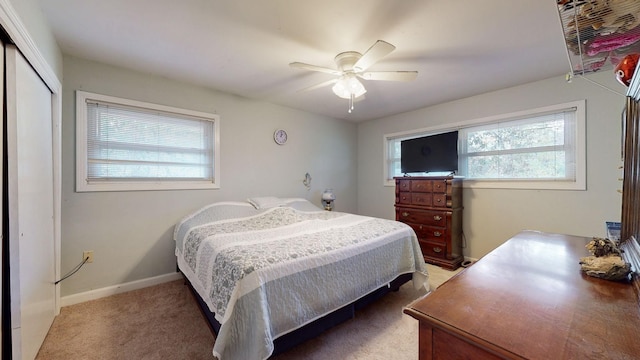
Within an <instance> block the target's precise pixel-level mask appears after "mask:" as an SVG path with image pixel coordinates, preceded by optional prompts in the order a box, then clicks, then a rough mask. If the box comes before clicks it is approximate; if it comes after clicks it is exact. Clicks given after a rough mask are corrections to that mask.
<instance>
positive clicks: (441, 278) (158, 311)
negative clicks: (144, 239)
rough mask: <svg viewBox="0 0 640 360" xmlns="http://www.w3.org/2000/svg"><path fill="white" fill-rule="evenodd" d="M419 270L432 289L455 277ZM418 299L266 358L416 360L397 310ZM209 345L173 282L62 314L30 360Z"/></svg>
mask: <svg viewBox="0 0 640 360" xmlns="http://www.w3.org/2000/svg"><path fill="white" fill-rule="evenodd" d="M427 266H428V271H429V274H430V277H429V282H430V285H431V287H432V289H433V288H436V287H437V286H439V285H440V284H442V283H443V282H445V281H446V280H447V279H449V278H450V277H451V276H453V275H455V274H456V273H457V272H459V271H460V270H458V271H455V272H452V271H447V270H444V269H441V268H439V267H437V266H432V265H427ZM424 293H425V292H424V291H416V290H414V288H413V285H412V283H411V282H409V283H407V284H405V285H403V286H402V287H401V288H400V290H399V291H397V292H392V293H389V294H387V295H385V296H384V297H383V298H381V299H379V300H377V301H376V302H374V303H373V304H371V305H369V306H367V307H365V308H364V309H362V310H360V311H358V312H356V316H355V318H354V319H351V320H349V321H346V322H344V323H342V324H340V325H338V326H336V327H334V328H332V329H330V330H328V331H326V332H324V333H323V334H321V335H320V336H318V337H316V338H314V339H311V340H309V341H306V342H304V343H302V344H300V345H298V346H297V347H295V348H293V349H291V350H289V351H287V352H285V353H283V354H280V355H278V356H275V357H273V358H272V359H273V360H294V359H312V360H313V359H368V360H369V359H373V360H377V359H394V360H402V359H417V358H418V322H417V321H416V320H414V319H413V318H411V317H409V316H408V315H405V314H403V313H402V308H403V307H404V306H406V305H407V304H409V303H410V302H411V301H413V300H414V299H417V298H418V297H420V296H422V295H424ZM214 341H215V338H214V336H213V335H212V334H211V332H210V330H209V327H208V326H207V324H206V321H205V320H204V318H203V317H202V315H201V313H200V311H199V309H198V307H197V303H196V302H195V300H194V299H193V297H192V295H191V294H190V292H189V289H188V288H187V287H186V286H185V285H184V284H183V282H182V281H173V282H169V283H164V284H160V285H156V286H152V287H148V288H144V289H140V290H135V291H130V292H127V293H123V294H117V295H113V296H109V297H106V298H102V299H98V300H93V301H88V302H85V303H81V304H76V305H72V306H67V307H64V308H62V309H61V311H60V315H59V316H57V317H56V318H55V320H54V322H53V325H52V326H51V329H50V330H49V333H48V335H47V337H46V338H45V341H44V343H43V344H42V347H41V348H40V351H39V353H38V356H37V357H36V359H38V360H45V359H46V360H76V359H78V360H80V359H82V360H88V359H100V360H111V359H114V360H115V359H125V360H127V359H149V360H155V359H194V360H198V359H208V360H211V359H214V358H213V355H212V354H211V350H212V349H213V343H214Z"/></svg>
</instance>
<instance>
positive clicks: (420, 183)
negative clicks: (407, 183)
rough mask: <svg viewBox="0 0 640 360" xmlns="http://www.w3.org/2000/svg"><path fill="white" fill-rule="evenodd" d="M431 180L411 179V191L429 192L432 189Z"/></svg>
mask: <svg viewBox="0 0 640 360" xmlns="http://www.w3.org/2000/svg"><path fill="white" fill-rule="evenodd" d="M432 184H433V181H431V180H411V191H414V192H431V191H432V189H433V186H432Z"/></svg>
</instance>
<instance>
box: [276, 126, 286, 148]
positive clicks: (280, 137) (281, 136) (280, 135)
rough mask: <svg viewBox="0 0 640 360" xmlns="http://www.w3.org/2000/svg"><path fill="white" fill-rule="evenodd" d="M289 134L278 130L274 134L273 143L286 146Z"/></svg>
mask: <svg viewBox="0 0 640 360" xmlns="http://www.w3.org/2000/svg"><path fill="white" fill-rule="evenodd" d="M287 138H288V136H287V132H286V131H285V130H282V129H278V130H276V131H275V132H274V133H273V141H275V142H276V144H278V145H284V144H285V143H286V142H287Z"/></svg>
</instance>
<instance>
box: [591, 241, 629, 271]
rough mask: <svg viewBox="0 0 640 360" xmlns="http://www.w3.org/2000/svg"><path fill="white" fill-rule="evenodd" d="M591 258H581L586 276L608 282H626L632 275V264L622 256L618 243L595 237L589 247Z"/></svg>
mask: <svg viewBox="0 0 640 360" xmlns="http://www.w3.org/2000/svg"><path fill="white" fill-rule="evenodd" d="M586 248H587V250H589V252H590V253H591V254H592V255H591V256H587V257H583V258H580V265H581V269H582V271H584V272H585V274H587V275H589V276H593V277H597V278H601V279H606V280H625V279H628V277H629V274H630V273H631V264H629V263H627V262H626V261H624V259H622V257H621V256H620V255H621V254H622V252H621V250H620V249H619V248H618V244H617V242H615V241H613V240H609V239H606V238H599V237H594V238H593V239H592V240H591V241H590V242H589V243H588V244H587V245H586Z"/></svg>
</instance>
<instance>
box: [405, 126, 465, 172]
mask: <svg viewBox="0 0 640 360" xmlns="http://www.w3.org/2000/svg"><path fill="white" fill-rule="evenodd" d="M400 151H401V153H400V156H401V158H400V169H401V171H402V173H404V174H409V173H423V172H424V173H428V172H451V173H455V172H457V171H458V132H457V131H451V132H446V133H442V134H436V135H430V136H425V137H420V138H415V139H409V140H403V141H401V142H400Z"/></svg>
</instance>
